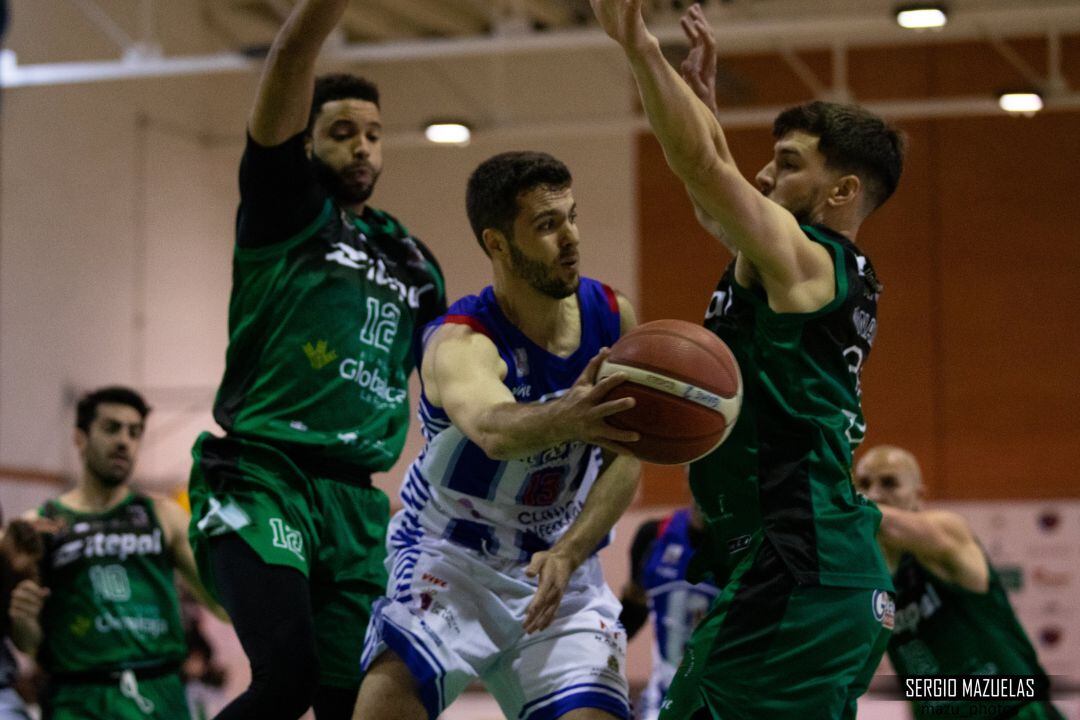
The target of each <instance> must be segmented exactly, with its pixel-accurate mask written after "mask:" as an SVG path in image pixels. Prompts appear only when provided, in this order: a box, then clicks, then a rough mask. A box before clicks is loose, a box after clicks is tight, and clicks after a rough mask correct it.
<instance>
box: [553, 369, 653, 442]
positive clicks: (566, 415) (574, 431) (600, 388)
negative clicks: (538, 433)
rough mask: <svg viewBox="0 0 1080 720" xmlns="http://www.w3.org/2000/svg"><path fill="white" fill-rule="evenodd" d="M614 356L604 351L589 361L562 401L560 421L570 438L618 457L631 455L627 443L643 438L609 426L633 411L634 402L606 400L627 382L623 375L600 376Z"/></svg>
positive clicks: (630, 400)
mask: <svg viewBox="0 0 1080 720" xmlns="http://www.w3.org/2000/svg"><path fill="white" fill-rule="evenodd" d="M610 354H611V350H609V349H608V348H604V349H602V350H601V351H600V352H598V353H597V354H596V356H595V357H594V358H593V359H592V360H590V361H589V364H588V365H587V366H585V369H584V370H583V371H582V372H581V375H579V376H578V379H577V380H575V381H574V384H573V385H572V386H571V387H570V389H569V390H567V391H566V394H565V395H563V396H562V397H561V398H559V400H558V402H560V403H562V404H563V408H564V409H563V411H562V413H561V421H562V422H564V423H565V424H566V427H567V430H568V431H569V433H570V436H571V437H573V438H574V439H577V440H582V441H584V442H587V443H591V444H593V445H598V446H600V447H602V448H605V449H608V450H611V451H613V452H617V453H629V452H630V450H629V449H628V448H626V447H624V445H623V444H624V443H632V442H637V440H638V439H639V438H640V435H639V434H638V433H636V432H634V431H632V430H622V429H620V428H617V427H615V426H613V425H610V424H609V423H608V422H607V419H608V418H609V417H611V416H612V415H614V414H615V413H620V412H623V411H624V410H629V409H630V408H632V407H634V404H635V400H634V398H619V399H616V400H604V398H606V397H607V395H608V393H610V392H611V391H612V390H613V389H615V388H616V387H617V386H618V385H620V384H622V383H623V382H626V375H625V374H624V373H619V372H617V373H612V374H611V375H608V376H607V377H605V378H603V379H602V380H600V381H597V379H596V377H597V374H598V373H599V372H600V366H601V365H603V363H604V360H606V359H607V357H608V355H610Z"/></svg>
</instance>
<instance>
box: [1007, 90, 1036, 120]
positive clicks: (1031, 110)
mask: <svg viewBox="0 0 1080 720" xmlns="http://www.w3.org/2000/svg"><path fill="white" fill-rule="evenodd" d="M998 105H1000V106H1001V109H1002V110H1004V111H1005V112H1010V113H1015V114H1017V115H1034V114H1035V113H1037V112H1039V111H1040V110H1042V109H1043V99H1042V96H1041V95H1039V93H1037V92H1003V93H1001V94H1000V95H998Z"/></svg>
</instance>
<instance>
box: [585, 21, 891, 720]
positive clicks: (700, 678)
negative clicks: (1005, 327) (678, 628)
mask: <svg viewBox="0 0 1080 720" xmlns="http://www.w3.org/2000/svg"><path fill="white" fill-rule="evenodd" d="M591 3H592V6H593V10H594V12H595V14H596V16H597V18H598V19H599V21H600V23H601V25H602V26H603V28H604V30H605V31H606V32H607V33H608V34H609V35H610V36H611V37H612V38H614V39H615V40H616V41H618V43H619V44H620V45H621V46H622V49H623V51H624V52H625V54H626V57H627V59H628V61H629V64H630V68H631V70H632V72H633V75H634V79H635V81H636V83H637V86H638V90H639V94H640V96H641V100H642V105H643V107H644V109H645V113H646V115H647V116H648V118H649V123H650V125H651V127H652V129H653V132H654V133H655V135H656V138H657V140H659V142H660V145H661V146H662V147H663V150H664V154H665V157H666V158H667V162H668V164H669V165H670V166H671V169H672V170H673V171H674V172H675V174H676V176H678V178H679V179H680V180H681V181H682V182H683V184H684V185H685V186H686V189H687V190H688V192H689V194H690V196H691V198H692V199H693V200H694V202H695V203H696V204H697V206H698V207H699V209H700V211H701V214H702V215H703V216H704V217H705V218H706V220H707V221H708V222H707V223H706V225H707V226H708V227H709V228H711V229H713V230H714V232H715V234H717V235H718V236H719V237H720V238H721V240H722V242H724V243H725V244H726V245H727V246H728V247H729V248H730V249H731V250H732V251H733V253H734V255H735V259H734V261H733V262H732V263H731V265H729V266H728V269H727V271H726V272H725V273H724V275H723V276H722V278H721V280H720V283H719V285H718V286H717V288H716V290H715V292H714V294H713V297H712V301H711V302H710V304H709V308H708V311H707V313H706V319H705V326H706V327H708V328H709V329H710V330H712V331H713V332H715V333H716V334H717V335H718V336H719V337H720V338H721V339H722V340H724V341H725V342H726V343H727V344H728V346H729V347H730V348H731V349H732V351H733V352H734V354H735V357H736V359H737V360H738V362H739V367H740V368H741V370H742V377H743V382H744V392H745V395H744V398H745V399H744V401H743V406H742V410H741V412H740V414H739V419H738V422H737V423H736V425H735V427H734V428H733V430H732V433H731V435H730V437H728V439H727V441H726V442H725V443H724V444H723V445H722V446H721V447H720V448H718V449H717V450H715V451H714V452H712V453H711V454H710V455H708V456H706V457H705V458H703V459H701V460H699V461H697V462H695V463H694V464H693V465H692V467H691V470H690V487H691V490H692V492H693V495H694V499H695V500H696V501H697V503H698V506H699V507H700V508H701V511H702V514H703V515H704V516H705V527H706V531H707V533H708V542H709V547H708V550H707V551H706V552H702V553H699V557H700V558H701V559H703V560H704V561H705V565H706V566H707V569H708V570H709V571H710V572H711V574H712V575H713V577H714V578H715V581H716V583H717V584H718V585H719V586H720V587H722V591H721V594H720V596H719V597H718V598H717V601H716V602H715V603H714V604H713V607H712V609H711V610H710V612H709V614H708V615H707V616H706V617H705V619H704V620H703V621H702V623H701V624H700V625H699V626H698V628H697V629H696V630H695V632H694V635H693V637H692V639H691V641H690V645H689V646H688V647H687V650H686V654H685V655H684V656H683V661H682V665H681V667H680V669H679V672H678V674H677V675H676V676H675V678H674V680H673V682H672V685H671V687H670V689H669V691H668V695H667V698H666V699H665V701H664V704H663V708H662V710H661V713H660V718H661V719H662V720H667V719H669V718H670V719H672V720H675V719H678V720H686V719H688V718H693V720H699V718H709V717H712V718H721V717H722V718H725V720H739V719H742V718H755V719H756V718H763V717H769V718H805V717H808V716H811V717H814V718H840V717H845V718H847V717H854V716H855V710H856V700H857V698H858V697H859V696H860V695H861V694H862V693H863V692H865V690H866V687H867V685H868V683H869V680H870V678H871V676H872V675H873V672H874V669H875V668H876V667H877V664H878V661H879V659H880V657H881V655H882V653H883V652H884V649H885V644H886V642H887V640H888V634H889V629H890V627H891V622H892V614H891V612H890V611H889V608H890V605H891V603H892V598H891V595H890V591H891V590H892V580H891V577H890V575H889V572H888V568H887V567H886V566H885V562H884V560H883V559H882V556H881V552H880V550H879V549H878V547H877V543H876V540H875V534H876V531H877V526H878V523H879V522H880V520H881V514H880V512H879V511H878V510H877V508H875V507H874V505H873V504H872V503H870V502H868V501H867V500H866V499H865V498H863V497H862V496H860V495H858V494H857V493H856V492H855V490H854V488H853V487H852V483H851V464H852V453H853V451H854V449H855V447H857V446H858V444H859V442H860V441H861V440H862V437H863V434H864V433H865V430H866V425H865V421H864V419H863V414H862V407H861V399H860V393H861V390H860V384H859V377H860V372H861V369H862V367H863V364H864V362H865V361H866V358H867V356H868V355H869V352H870V347H871V345H872V343H873V340H874V336H875V332H876V330H877V319H876V312H877V301H878V296H879V294H880V291H881V285H880V284H879V283H878V281H877V279H876V277H875V274H874V270H873V265H872V264H871V263H870V260H869V258H868V257H867V256H866V255H865V254H864V253H863V252H862V251H861V250H860V249H859V248H858V247H857V246H856V245H855V244H854V241H855V238H856V235H857V233H858V231H859V228H860V227H861V225H862V223H863V221H864V220H865V219H866V218H867V217H868V216H869V215H870V214H871V213H872V212H873V211H874V210H875V209H877V208H878V207H879V206H881V204H882V203H884V202H885V201H886V200H887V199H888V198H889V196H890V195H891V194H892V193H893V191H894V189H895V188H896V185H897V183H898V181H899V177H900V171H901V166H902V155H903V147H902V141H901V138H900V136H899V134H898V133H897V132H896V131H895V130H893V129H892V128H890V127H889V126H888V125H887V124H886V123H885V122H883V121H882V120H881V119H880V118H878V117H876V116H874V115H872V114H871V113H869V112H868V111H866V110H865V109H863V108H860V107H857V106H853V105H842V104H836V103H826V102H812V103H808V104H806V105H802V106H799V107H795V108H791V109H789V110H786V111H784V112H782V113H781V114H780V115H779V116H778V117H777V118H776V120H775V122H774V124H773V136H774V138H775V139H776V143H775V145H774V148H773V157H772V159H771V160H770V161H769V162H768V163H767V164H766V165H765V167H763V168H762V169H761V170H760V171H759V172H758V174H757V176H756V177H755V182H753V183H752V182H749V181H748V180H747V179H746V178H745V177H744V176H743V175H742V173H741V172H740V170H739V168H738V167H737V166H736V164H735V161H734V159H733V157H732V154H731V151H730V149H729V147H728V140H727V138H726V136H725V134H724V131H723V129H722V128H721V126H720V123H719V121H718V119H717V116H716V114H715V113H714V110H713V108H710V107H709V103H708V102H703V101H702V99H701V97H700V89H701V88H700V87H699V84H696V83H695V84H690V83H688V82H686V80H685V79H684V78H682V77H680V76H679V74H678V73H677V72H676V71H675V70H674V69H673V68H672V67H671V66H670V65H669V64H668V62H667V61H666V60H665V59H664V56H663V54H662V53H661V48H660V43H659V41H658V40H657V38H656V37H655V36H654V35H653V34H652V33H650V32H649V30H648V28H647V27H646V25H645V21H644V19H643V17H642V4H643V1H642V0H591ZM684 28H685V29H686V30H687V32H688V33H689V34H690V39H691V44H692V47H693V48H700V50H699V52H698V55H699V57H700V56H703V55H706V54H708V53H709V52H711V53H712V60H711V62H712V63H715V40H714V39H713V37H712V35H711V31H710V30H709V28H708V25H707V23H705V22H704V15H703V14H702V13H701V11H700V9H698V10H696V11H694V12H693V13H692V14H691V15H690V16H688V17H687V18H686V19H685V20H684ZM692 56H693V52H692ZM692 62H693V61H692V60H691V64H692ZM684 73H686V67H685V66H684ZM686 74H692V73H686ZM713 77H715V76H713ZM696 88H697V91H696ZM707 90H708V92H709V93H710V94H711V93H712V92H713V88H712V87H707Z"/></svg>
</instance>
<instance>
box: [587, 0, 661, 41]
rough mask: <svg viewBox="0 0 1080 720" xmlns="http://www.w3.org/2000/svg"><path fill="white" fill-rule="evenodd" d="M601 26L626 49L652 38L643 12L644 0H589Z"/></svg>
mask: <svg viewBox="0 0 1080 720" xmlns="http://www.w3.org/2000/svg"><path fill="white" fill-rule="evenodd" d="M589 2H590V4H591V5H592V9H593V13H594V14H595V15H596V19H597V20H598V21H599V22H600V27H602V28H604V32H606V33H607V34H608V36H610V37H611V38H612V39H613V40H615V41H616V42H617V43H619V44H620V45H622V46H623V48H624V49H626V50H631V49H634V48H639V47H641V46H642V45H644V44H645V43H646V42H648V41H649V39H650V38H652V35H651V33H649V29H648V28H647V27H646V26H645V18H644V17H642V14H641V6H642V3H643V0H589Z"/></svg>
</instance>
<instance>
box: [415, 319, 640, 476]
mask: <svg viewBox="0 0 1080 720" xmlns="http://www.w3.org/2000/svg"><path fill="white" fill-rule="evenodd" d="M606 356H607V352H606V351H602V352H600V353H599V354H597V356H596V357H595V358H593V359H592V360H591V361H590V362H589V365H588V367H587V368H586V369H585V371H584V372H583V373H582V374H581V377H579V378H578V380H577V382H575V383H574V385H573V386H572V387H571V388H570V389H569V390H567V392H566V394H565V395H563V396H562V397H560V398H559V399H558V400H553V401H550V402H545V403H519V402H517V401H516V400H515V399H514V396H513V394H512V393H511V392H510V390H509V389H508V388H507V387H506V385H504V384H503V382H502V380H503V378H504V377H506V371H507V368H506V363H504V362H503V361H502V358H500V357H499V352H498V350H497V349H496V348H495V344H494V343H492V342H491V340H490V339H488V338H487V336H485V335H483V334H482V333H479V332H476V331H474V330H473V329H472V328H470V327H468V326H465V325H457V324H447V325H444V326H442V327H440V328H439V329H438V330H436V331H435V334H434V335H433V336H432V338H431V340H429V342H428V348H427V351H426V352H425V354H424V360H423V364H422V365H421V374H422V376H423V379H424V388H425V392H426V393H427V397H428V399H429V400H430V401H431V402H433V403H435V404H436V405H439V406H440V407H442V408H444V409H445V410H446V414H447V415H449V416H450V420H451V421H452V422H453V423H454V425H456V426H457V427H459V428H460V429H461V430H462V432H464V433H465V435H467V436H468V438H469V439H470V440H472V441H473V442H474V443H476V444H477V445H479V446H480V447H481V448H483V450H484V452H485V453H487V455H488V456H489V457H492V458H494V459H496V460H515V459H518V458H523V457H527V456H528V455H531V454H533V453H535V452H537V451H540V450H544V449H546V448H550V447H553V446H555V445H558V444H559V443H562V442H567V441H570V440H581V441H584V442H589V443H593V444H596V445H601V446H610V447H615V448H618V447H619V444H620V443H628V442H633V441H635V440H637V439H638V435H637V433H635V432H631V431H628V430H620V429H618V428H615V427H612V426H610V425H608V424H607V422H605V419H606V418H607V417H608V416H610V415H613V414H615V413H617V412H619V411H621V410H627V409H629V408H631V407H633V406H634V401H633V399H632V398H623V399H620V400H614V401H612V402H602V400H603V398H604V396H605V395H607V393H608V392H609V391H610V390H611V389H612V388H613V387H615V386H616V385H618V384H619V383H621V382H622V381H623V380H625V379H626V378H625V376H621V375H619V374H618V373H616V374H614V375H611V376H609V377H607V378H604V379H603V380H601V381H600V382H598V383H597V382H595V379H596V373H597V371H598V370H599V369H600V364H601V363H602V362H603V360H604V358H605V357H606Z"/></svg>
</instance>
